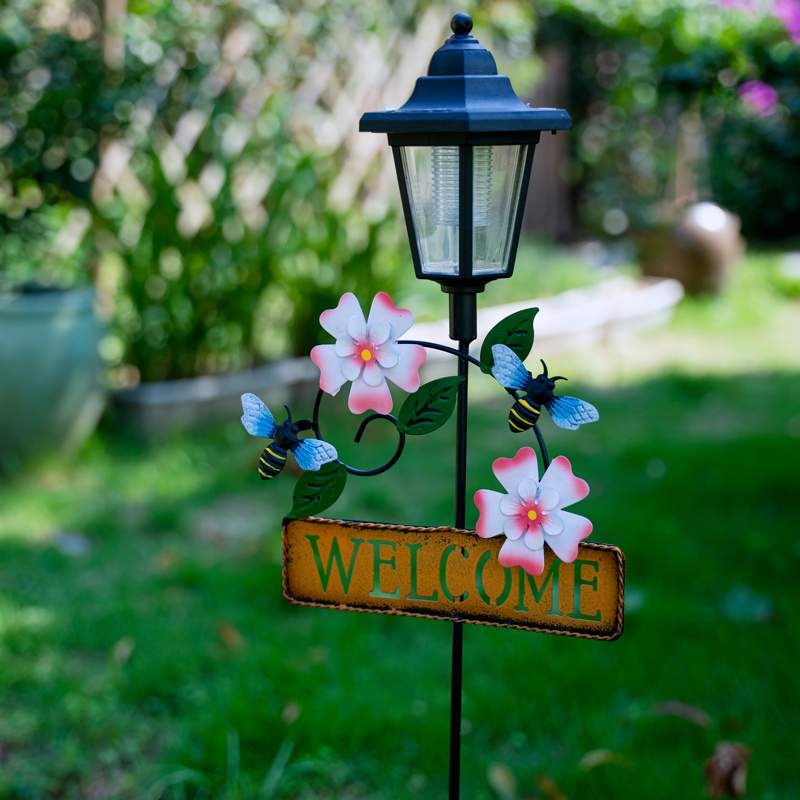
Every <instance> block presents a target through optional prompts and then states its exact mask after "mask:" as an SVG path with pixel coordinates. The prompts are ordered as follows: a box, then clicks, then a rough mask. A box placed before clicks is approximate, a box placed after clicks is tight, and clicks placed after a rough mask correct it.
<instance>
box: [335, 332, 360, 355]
mask: <svg viewBox="0 0 800 800" xmlns="http://www.w3.org/2000/svg"><path fill="white" fill-rule="evenodd" d="M335 347H336V355H337V356H340V357H341V358H350V356H354V355H355V354H356V353H357V352H358V345H357V344H356V343H355V342H354V341H353V340H352V339H351V338H350V337H349V336H345V337H344V338H343V339H337V340H336V344H335Z"/></svg>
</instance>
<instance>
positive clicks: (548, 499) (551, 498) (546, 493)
mask: <svg viewBox="0 0 800 800" xmlns="http://www.w3.org/2000/svg"><path fill="white" fill-rule="evenodd" d="M558 500H559V497H558V492H557V491H556V490H555V489H542V490H541V491H540V492H539V507H540V508H542V509H543V510H544V511H550V509H552V508H556V507H557V506H558Z"/></svg>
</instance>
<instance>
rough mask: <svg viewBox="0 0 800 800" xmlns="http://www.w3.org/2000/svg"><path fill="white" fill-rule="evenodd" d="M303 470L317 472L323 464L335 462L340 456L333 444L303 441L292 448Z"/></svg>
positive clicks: (314, 440) (316, 440) (319, 441)
mask: <svg viewBox="0 0 800 800" xmlns="http://www.w3.org/2000/svg"><path fill="white" fill-rule="evenodd" d="M291 450H292V452H293V453H294V457H295V458H296V459H297V463H298V464H299V465H300V467H301V468H302V469H307V470H311V471H312V472H316V471H317V470H318V469H319V468H320V467H321V466H322V465H323V464H327V463H328V462H329V461H335V460H336V459H337V458H338V457H339V455H338V453H337V452H336V448H335V447H334V446H333V445H332V444H328V443H327V442H323V441H322V440H321V439H303V440H302V441H300V442H298V443H297V444H296V445H293V446H292V448H291Z"/></svg>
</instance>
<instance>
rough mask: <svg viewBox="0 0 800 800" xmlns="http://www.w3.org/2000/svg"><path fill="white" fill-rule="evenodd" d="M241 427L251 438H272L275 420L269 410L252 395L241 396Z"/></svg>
mask: <svg viewBox="0 0 800 800" xmlns="http://www.w3.org/2000/svg"><path fill="white" fill-rule="evenodd" d="M242 410H243V411H244V414H243V415H242V425H244V429H245V430H246V431H247V432H248V433H249V434H250V435H252V436H264V437H272V435H273V434H274V433H275V419H274V418H273V416H272V414H270V412H269V409H268V408H267V407H266V406H265V405H264V404H263V403H262V402H261V400H259V399H258V398H257V397H256V396H255V395H254V394H249V393H248V394H243V395H242Z"/></svg>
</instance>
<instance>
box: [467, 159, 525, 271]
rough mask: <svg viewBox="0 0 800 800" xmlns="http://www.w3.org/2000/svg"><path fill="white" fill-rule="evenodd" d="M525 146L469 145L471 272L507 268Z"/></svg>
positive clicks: (518, 200) (517, 206) (520, 184)
mask: <svg viewBox="0 0 800 800" xmlns="http://www.w3.org/2000/svg"><path fill="white" fill-rule="evenodd" d="M527 149H528V148H527V146H526V145H502V146H501V145H493V146H492V147H475V148H473V151H474V155H473V160H472V198H473V200H472V204H473V211H472V274H473V275H493V274H497V273H503V272H505V271H506V270H507V269H508V257H509V254H510V252H511V242H512V240H513V234H514V220H515V219H516V218H517V209H518V208H519V202H520V189H521V188H522V175H523V170H524V168H525V156H526V153H527Z"/></svg>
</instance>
